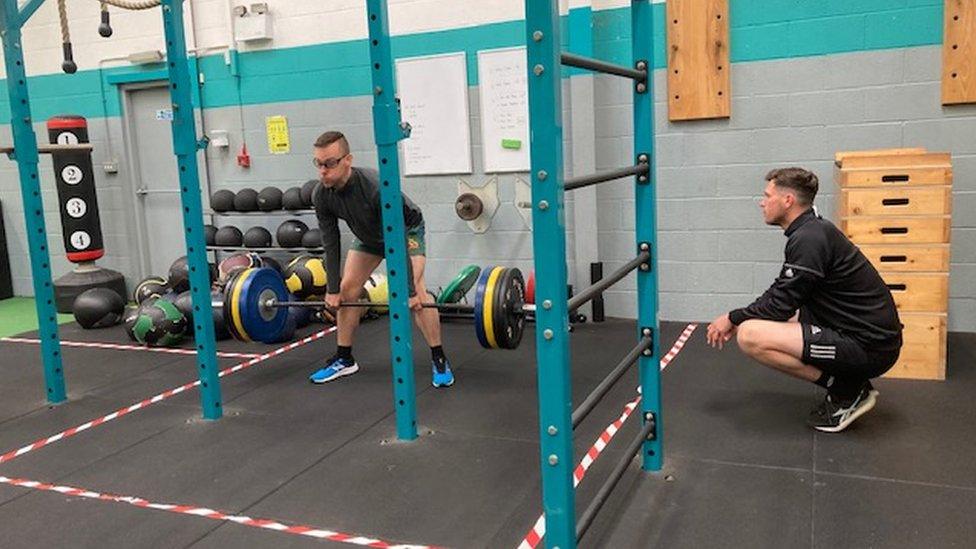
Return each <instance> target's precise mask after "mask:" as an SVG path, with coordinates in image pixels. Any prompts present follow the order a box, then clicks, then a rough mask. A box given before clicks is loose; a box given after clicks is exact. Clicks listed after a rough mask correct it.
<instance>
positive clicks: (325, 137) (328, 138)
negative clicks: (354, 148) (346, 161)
mask: <svg viewBox="0 0 976 549" xmlns="http://www.w3.org/2000/svg"><path fill="white" fill-rule="evenodd" d="M336 141H338V142H339V143H340V144H341V145H342V152H343V154H349V142H348V141H346V136H344V135H342V132H325V133H323V134H322V135H320V136H319V137H318V139H316V140H315V148H322V147H328V146H329V145H331V144H333V143H335V142H336Z"/></svg>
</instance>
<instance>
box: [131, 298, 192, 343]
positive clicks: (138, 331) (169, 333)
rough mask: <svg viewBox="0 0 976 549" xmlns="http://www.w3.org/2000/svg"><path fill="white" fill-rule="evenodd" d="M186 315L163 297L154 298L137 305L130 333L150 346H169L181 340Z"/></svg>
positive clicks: (184, 329)
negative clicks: (134, 320) (137, 308)
mask: <svg viewBox="0 0 976 549" xmlns="http://www.w3.org/2000/svg"><path fill="white" fill-rule="evenodd" d="M186 326H187V324H186V317H184V316H183V314H182V313H181V312H180V311H179V310H178V309H177V308H176V305H173V304H172V303H170V302H169V301H166V300H165V299H154V300H150V301H147V302H145V303H143V304H141V305H139V310H138V311H137V313H136V322H135V325H134V326H133V327H132V333H133V334H134V335H135V338H136V341H138V342H139V343H144V344H146V345H149V346H150V347H156V346H160V347H169V346H172V345H176V344H177V343H179V342H180V341H182V340H183V336H184V335H185V334H186Z"/></svg>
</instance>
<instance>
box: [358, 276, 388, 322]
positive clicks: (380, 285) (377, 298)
mask: <svg viewBox="0 0 976 549" xmlns="http://www.w3.org/2000/svg"><path fill="white" fill-rule="evenodd" d="M363 290H365V292H366V300H367V301H369V302H370V303H384V304H385V303H389V301H390V283H389V281H388V280H387V279H386V275H385V274H382V273H373V274H371V275H369V278H368V279H367V280H366V283H365V284H363ZM369 310H370V311H371V312H373V313H376V314H384V313H386V312H388V311H389V309H388V308H387V307H370V308H369Z"/></svg>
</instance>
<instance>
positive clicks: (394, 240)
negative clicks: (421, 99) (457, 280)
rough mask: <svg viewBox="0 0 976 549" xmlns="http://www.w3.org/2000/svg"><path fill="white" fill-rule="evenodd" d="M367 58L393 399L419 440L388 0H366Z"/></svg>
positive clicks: (405, 432) (403, 433) (406, 431)
mask: <svg viewBox="0 0 976 549" xmlns="http://www.w3.org/2000/svg"><path fill="white" fill-rule="evenodd" d="M366 11H367V16H368V18H369V21H368V25H369V44H370V46H369V57H370V66H371V71H370V72H371V73H372V76H373V134H374V136H375V138H376V148H377V153H378V157H379V163H380V165H379V167H380V180H381V181H382V184H381V185H380V201H381V202H382V203H383V229H384V231H383V242H384V243H385V244H386V270H387V275H388V276H387V280H388V281H389V284H390V349H391V351H392V352H391V356H392V357H393V377H394V380H393V396H394V399H395V401H396V402H395V407H394V409H395V410H396V419H397V437H398V438H399V439H400V440H413V439H415V438H417V405H416V402H415V400H416V397H415V392H416V391H415V388H414V376H413V343H412V337H413V331H412V328H411V325H410V309H409V308H408V307H407V296H408V291H409V287H408V282H407V276H409V271H408V270H407V246H406V238H407V236H406V229H405V228H404V221H403V195H402V193H401V191H400V160H399V156H398V154H397V142H398V141H400V140H401V139H403V138H404V137H406V135H408V134H409V130H408V129H407V127H406V126H405V125H401V121H400V105H399V103H398V101H397V97H396V81H395V79H394V74H393V53H392V50H391V47H390V26H389V14H388V12H387V7H386V0H367V2H366Z"/></svg>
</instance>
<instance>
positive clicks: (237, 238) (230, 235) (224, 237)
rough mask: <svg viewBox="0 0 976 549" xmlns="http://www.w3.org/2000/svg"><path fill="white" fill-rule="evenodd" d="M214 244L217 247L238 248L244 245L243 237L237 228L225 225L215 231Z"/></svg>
mask: <svg viewBox="0 0 976 549" xmlns="http://www.w3.org/2000/svg"><path fill="white" fill-rule="evenodd" d="M214 242H215V243H216V244H217V246H240V245H241V244H243V243H244V235H243V234H242V233H241V230H240V229H238V228H237V227H235V226H233V225H227V226H225V227H221V228H220V229H218V230H217V234H216V235H215V236H214Z"/></svg>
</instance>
